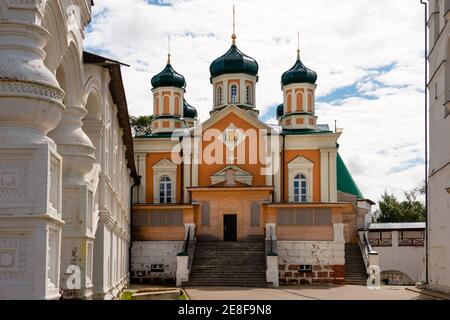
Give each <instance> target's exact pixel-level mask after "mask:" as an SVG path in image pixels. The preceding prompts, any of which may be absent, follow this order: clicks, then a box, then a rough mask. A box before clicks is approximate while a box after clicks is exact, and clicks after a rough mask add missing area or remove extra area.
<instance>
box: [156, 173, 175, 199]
mask: <svg viewBox="0 0 450 320" xmlns="http://www.w3.org/2000/svg"><path fill="white" fill-rule="evenodd" d="M159 202H160V203H171V202H172V180H171V179H170V178H169V177H162V178H161V179H160V180H159Z"/></svg>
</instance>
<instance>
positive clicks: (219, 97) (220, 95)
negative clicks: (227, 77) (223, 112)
mask: <svg viewBox="0 0 450 320" xmlns="http://www.w3.org/2000/svg"><path fill="white" fill-rule="evenodd" d="M222 101H223V92H222V86H218V87H217V96H216V105H218V106H220V105H221V104H222Z"/></svg>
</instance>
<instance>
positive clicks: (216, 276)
mask: <svg viewBox="0 0 450 320" xmlns="http://www.w3.org/2000/svg"><path fill="white" fill-rule="evenodd" d="M264 245H265V244H264V241H259V242H197V244H196V247H195V251H194V259H193V261H192V267H191V272H190V277H189V281H188V282H186V283H184V285H186V286H237V287H261V286H266V281H265V278H266V275H265V268H266V261H265V249H264Z"/></svg>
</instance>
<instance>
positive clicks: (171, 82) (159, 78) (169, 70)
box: [152, 63, 186, 89]
mask: <svg viewBox="0 0 450 320" xmlns="http://www.w3.org/2000/svg"><path fill="white" fill-rule="evenodd" d="M152 86H153V88H154V89H156V88H160V87H176V88H180V89H184V88H185V87H186V80H185V79H184V77H183V76H182V75H181V74H179V73H178V72H176V71H175V70H174V69H173V67H172V65H171V64H170V63H168V64H167V65H166V67H165V68H164V70H163V71H161V72H160V73H158V74H157V75H156V76H154V77H153V78H152Z"/></svg>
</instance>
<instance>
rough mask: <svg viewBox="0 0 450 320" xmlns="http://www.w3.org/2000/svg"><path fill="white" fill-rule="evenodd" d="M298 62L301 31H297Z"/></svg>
mask: <svg viewBox="0 0 450 320" xmlns="http://www.w3.org/2000/svg"><path fill="white" fill-rule="evenodd" d="M297 60H300V31H299V30H297Z"/></svg>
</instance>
